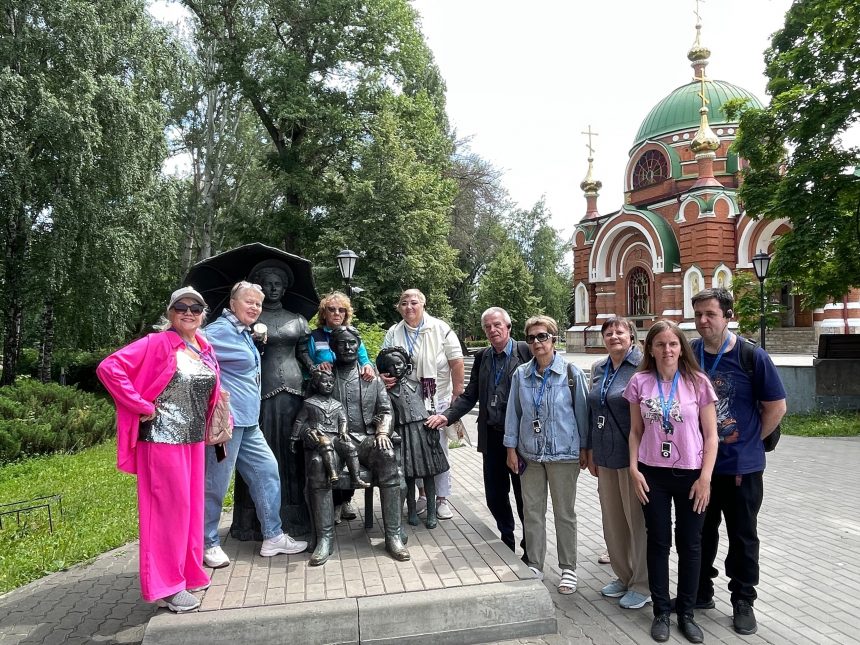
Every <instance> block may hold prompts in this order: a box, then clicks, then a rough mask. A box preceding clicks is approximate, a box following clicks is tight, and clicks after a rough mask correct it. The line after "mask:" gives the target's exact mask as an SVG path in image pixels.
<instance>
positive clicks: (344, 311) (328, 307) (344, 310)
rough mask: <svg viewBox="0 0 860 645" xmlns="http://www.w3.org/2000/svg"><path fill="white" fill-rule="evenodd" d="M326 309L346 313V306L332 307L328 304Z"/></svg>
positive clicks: (330, 311) (334, 312)
mask: <svg viewBox="0 0 860 645" xmlns="http://www.w3.org/2000/svg"><path fill="white" fill-rule="evenodd" d="M325 310H326V311H327V312H329V313H330V314H344V315H346V307H331V306H329V305H326V308H325Z"/></svg>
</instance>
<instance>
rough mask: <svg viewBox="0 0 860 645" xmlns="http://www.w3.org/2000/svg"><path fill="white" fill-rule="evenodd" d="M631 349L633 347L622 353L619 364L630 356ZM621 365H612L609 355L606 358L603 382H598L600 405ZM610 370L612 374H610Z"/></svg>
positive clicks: (604, 399) (604, 402)
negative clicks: (616, 366)
mask: <svg viewBox="0 0 860 645" xmlns="http://www.w3.org/2000/svg"><path fill="white" fill-rule="evenodd" d="M632 351H633V348H632V347H631V348H630V349H628V350H627V353H626V354H625V355H624V360H622V361H621V365H623V364H624V361H626V360H627V357H628V356H630V352H632ZM621 365H619V366H618V369H615V367H614V366H613V365H612V357H611V356H609V357H607V359H606V369H605V370H604V372H603V382H602V383H601V384H600V405H604V406H605V405H606V395H607V394H609V388H611V387H612V382H613V381H614V380H615V376H616V374H618V370H620V369H621ZM610 371H611V372H612V374H610Z"/></svg>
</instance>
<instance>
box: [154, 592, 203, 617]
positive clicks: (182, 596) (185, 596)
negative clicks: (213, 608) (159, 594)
mask: <svg viewBox="0 0 860 645" xmlns="http://www.w3.org/2000/svg"><path fill="white" fill-rule="evenodd" d="M157 604H158V606H159V607H167V608H168V609H169V610H170V611H172V612H174V613H176V614H182V613H184V612H186V611H194V610H195V609H197V608H198V607H199V606H200V599H199V598H197V597H195V596H192V595H191V594H190V593H188V592H187V591H185V590H184V589H183V590H182V591H178V592H176V593H175V594H173V595H172V596H167V597H166V598H161V599H160V600H159V601H158V603H157Z"/></svg>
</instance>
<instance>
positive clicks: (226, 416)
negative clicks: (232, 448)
mask: <svg viewBox="0 0 860 645" xmlns="http://www.w3.org/2000/svg"><path fill="white" fill-rule="evenodd" d="M232 438H233V416H232V415H231V414H230V393H229V392H228V391H227V390H225V389H222V390H221V396H220V398H219V399H218V401H217V402H216V403H215V409H214V410H213V411H212V417H211V418H210V419H209V427H208V428H207V429H206V445H207V446H214V445H217V444H221V443H227V442H228V441H230V439H232Z"/></svg>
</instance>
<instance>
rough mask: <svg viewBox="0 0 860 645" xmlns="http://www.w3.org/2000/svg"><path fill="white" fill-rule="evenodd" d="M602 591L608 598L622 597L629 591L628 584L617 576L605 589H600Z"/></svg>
mask: <svg viewBox="0 0 860 645" xmlns="http://www.w3.org/2000/svg"><path fill="white" fill-rule="evenodd" d="M600 593H601V594H603V595H604V596H606V597H607V598H620V597H621V596H623V595H624V594H626V593H627V585H625V584H624V583H623V582H621V580H620V579H618V578H615V580H613V581H612V582H610V583H609V584H608V585H605V586H604V587H603V589H601V590H600Z"/></svg>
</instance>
